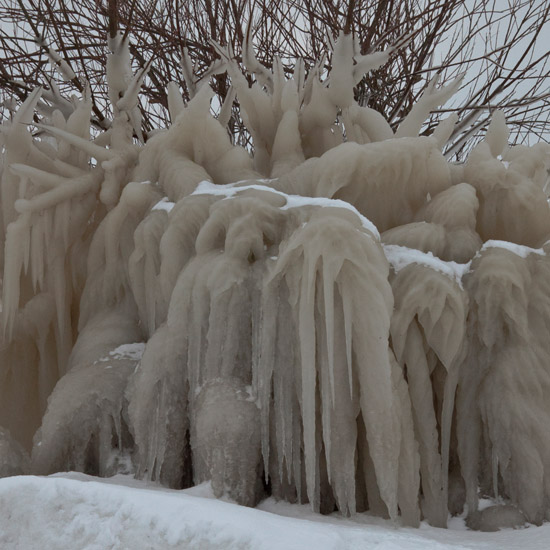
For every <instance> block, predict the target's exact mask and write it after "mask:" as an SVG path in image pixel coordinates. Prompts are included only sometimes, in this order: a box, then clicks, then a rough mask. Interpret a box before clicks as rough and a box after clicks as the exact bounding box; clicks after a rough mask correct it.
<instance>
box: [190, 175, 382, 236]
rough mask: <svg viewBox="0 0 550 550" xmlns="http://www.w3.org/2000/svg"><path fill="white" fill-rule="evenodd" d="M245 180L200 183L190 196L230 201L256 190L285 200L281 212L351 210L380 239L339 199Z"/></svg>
mask: <svg viewBox="0 0 550 550" xmlns="http://www.w3.org/2000/svg"><path fill="white" fill-rule="evenodd" d="M258 181H259V182H260V183H262V182H264V183H269V182H270V181H273V180H258ZM243 183H246V180H244V181H239V182H236V183H228V184H226V185H216V184H214V183H212V182H210V181H201V182H200V183H199V184H198V185H197V188H196V189H195V191H193V193H192V195H221V196H224V197H226V198H227V199H230V198H232V197H234V196H235V195H236V194H237V193H239V192H241V191H245V190H247V189H256V190H258V191H268V192H270V193H274V194H275V195H280V196H281V197H284V198H285V199H286V204H285V205H284V206H283V207H281V210H289V209H291V208H301V207H302V206H320V207H323V208H345V209H346V210H351V211H352V212H353V213H354V214H355V215H356V216H357V217H358V218H359V219H360V220H361V225H362V226H363V227H364V228H365V229H367V230H368V231H370V232H371V233H372V234H373V235H374V236H375V237H376V238H377V239H380V233H379V231H378V229H377V227H376V226H375V225H374V224H373V223H372V222H371V221H370V220H369V219H368V218H366V217H365V216H363V215H362V214H361V213H359V211H358V210H357V208H355V206H353V205H352V204H350V203H349V202H346V201H343V200H340V199H328V198H325V197H302V196H300V195H288V194H286V193H283V192H282V191H277V190H275V189H273V188H271V187H268V186H266V185H258V184H251V185H243Z"/></svg>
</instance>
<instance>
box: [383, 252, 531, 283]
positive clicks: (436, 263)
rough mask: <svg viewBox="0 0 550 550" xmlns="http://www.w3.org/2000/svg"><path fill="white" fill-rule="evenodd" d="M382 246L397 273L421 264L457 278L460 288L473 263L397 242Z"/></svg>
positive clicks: (454, 278) (451, 277)
mask: <svg viewBox="0 0 550 550" xmlns="http://www.w3.org/2000/svg"><path fill="white" fill-rule="evenodd" d="M489 242H496V241H488V242H487V243H486V245H488V244H489ZM499 242H501V241H499ZM506 244H512V243H506ZM486 245H484V246H486ZM493 246H496V245H493ZM514 246H516V247H517V248H521V249H523V248H527V247H524V246H520V245H514ZM382 248H383V249H384V255H385V256H386V258H387V259H388V262H389V263H390V265H391V266H392V267H393V269H394V271H395V272H396V273H399V271H401V270H402V269H403V268H405V267H407V266H408V265H410V264H421V265H425V266H427V267H429V268H431V269H433V270H435V271H438V272H439V273H443V275H446V276H447V277H449V278H450V279H453V280H455V281H456V282H457V283H458V284H459V286H460V288H462V277H463V276H464V275H465V274H466V273H468V271H469V269H470V265H471V262H467V263H464V264H459V263H457V262H444V261H443V260H440V259H439V258H437V257H436V256H434V255H433V254H432V253H431V252H422V251H421V250H415V249H414V248H408V247H406V246H399V245H397V244H383V245H382ZM530 250H532V249H530ZM524 257H525V256H524Z"/></svg>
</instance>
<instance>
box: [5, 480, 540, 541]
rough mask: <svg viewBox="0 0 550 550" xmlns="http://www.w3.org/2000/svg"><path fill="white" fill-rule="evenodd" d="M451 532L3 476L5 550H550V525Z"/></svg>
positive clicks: (282, 506)
mask: <svg viewBox="0 0 550 550" xmlns="http://www.w3.org/2000/svg"><path fill="white" fill-rule="evenodd" d="M449 527H450V528H449V529H447V530H444V529H436V528H433V527H430V526H428V525H427V524H426V523H423V524H422V525H421V527H420V529H411V528H399V529H397V528H396V527H395V526H394V525H392V524H391V523H390V522H389V521H386V520H381V519H379V518H374V517H372V516H368V515H361V516H356V517H355V518H354V519H345V518H342V517H340V516H338V515H331V516H319V515H318V514H314V513H312V512H311V510H310V508H309V507H308V506H304V505H296V504H288V503H285V502H276V501H275V500H273V499H271V498H270V499H268V500H266V501H264V502H262V503H261V504H260V505H259V507H258V508H257V509H250V508H244V507H242V506H238V505H236V504H233V503H232V502H230V501H227V500H224V499H222V500H217V499H214V498H213V495H212V490H211V488H210V487H209V484H208V483H205V484H202V485H200V486H197V487H193V488H192V489H188V490H185V491H173V490H169V489H163V488H160V487H158V486H156V485H152V484H147V483H145V482H140V481H137V480H134V479H133V478H132V477H129V476H120V475H119V476H116V477H114V478H107V479H100V478H93V477H91V476H86V475H83V474H75V473H67V474H59V475H56V476H51V477H46V478H41V477H31V476H28V477H12V478H9V479H2V480H0V547H2V548H6V549H7V548H10V549H11V548H13V549H14V550H15V549H17V550H30V549H33V548H48V550H84V549H86V550H106V549H110V550H122V549H124V548H132V550H157V549H158V550H164V549H170V548H183V547H184V548H188V549H189V550H192V549H199V548H201V549H204V550H210V549H220V550H222V549H224V550H238V549H250V550H252V549H254V550H280V549H281V548H284V549H285V550H304V549H306V548H315V549H316V550H356V549H359V548H380V549H382V548H383V549H384V550H424V549H430V550H432V549H433V550H466V549H468V550H524V549H527V548H528V549H529V550H547V548H548V540H549V538H550V525H549V524H545V525H543V526H541V527H534V526H530V527H528V528H526V529H520V530H514V529H506V530H503V531H500V532H498V533H479V532H473V531H468V530H466V528H465V526H464V520H463V519H460V518H455V519H454V520H453V521H452V522H451V523H450V526H449Z"/></svg>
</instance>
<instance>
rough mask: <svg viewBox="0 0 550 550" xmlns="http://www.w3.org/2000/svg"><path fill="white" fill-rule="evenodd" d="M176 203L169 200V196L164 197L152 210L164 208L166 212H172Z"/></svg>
mask: <svg viewBox="0 0 550 550" xmlns="http://www.w3.org/2000/svg"><path fill="white" fill-rule="evenodd" d="M175 204H176V203H174V202H171V201H169V200H168V197H163V198H162V199H160V201H158V202H157V204H155V206H153V208H151V210H164V211H165V212H170V211H171V210H172V208H174V206H175Z"/></svg>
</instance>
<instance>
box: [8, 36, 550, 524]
mask: <svg viewBox="0 0 550 550" xmlns="http://www.w3.org/2000/svg"><path fill="white" fill-rule="evenodd" d="M115 42H116V43H113V44H111V48H112V50H113V53H112V54H110V58H109V63H108V64H107V76H108V79H109V84H110V86H111V90H112V94H111V95H112V99H113V104H114V105H113V110H114V118H113V120H112V123H111V127H110V129H109V130H107V131H105V132H104V133H102V134H100V135H98V136H93V137H92V135H91V133H90V115H91V103H90V101H89V99H88V98H87V96H86V95H85V96H84V97H82V98H80V99H76V98H73V112H72V114H70V116H68V117H65V116H64V115H62V114H61V112H60V111H58V110H54V111H53V114H52V115H50V116H47V117H46V116H42V114H41V113H42V112H43V110H44V99H41V90H40V89H37V90H35V91H34V92H33V93H32V94H30V95H29V97H28V99H27V100H26V102H25V103H24V104H23V105H22V106H21V108H20V109H19V111H18V112H17V114H16V115H15V116H14V118H13V120H12V121H11V122H9V123H5V124H4V125H3V126H2V132H1V134H0V139H1V140H2V150H3V160H2V174H1V178H2V179H1V195H0V200H1V212H0V222H1V223H0V238H1V239H2V240H3V242H4V248H3V252H2V255H0V264H1V267H2V270H3V278H2V291H3V294H2V296H3V298H2V342H1V345H0V425H2V426H3V427H4V428H5V429H6V430H8V429H9V430H10V432H11V437H9V436H8V433H7V431H4V430H3V431H1V432H0V435H1V439H0V443H1V445H0V473H1V474H2V475H11V474H15V473H20V472H33V473H40V474H48V473H52V472H57V471H63V470H67V469H73V470H78V471H82V472H85V473H91V474H95V475H100V476H109V475H113V474H115V473H117V472H124V473H127V472H131V473H134V474H135V475H136V476H137V477H139V478H147V479H150V480H155V481H159V482H160V483H162V484H164V485H166V486H168V487H171V488H185V487H189V486H192V485H194V484H198V483H201V482H203V481H207V480H210V481H211V482H212V488H213V491H214V494H215V495H216V496H222V495H223V494H225V493H227V494H228V495H229V496H230V497H231V498H233V499H235V500H236V501H237V502H239V503H241V504H245V505H248V506H254V505H256V504H257V503H258V502H259V501H260V500H261V499H262V498H264V497H265V496H266V495H268V494H271V495H273V496H274V497H275V498H277V499H284V500H288V501H291V502H301V503H303V502H309V503H310V504H311V506H312V508H313V510H315V511H319V512H332V511H334V510H339V511H340V512H341V513H342V514H344V515H349V514H355V513H357V512H363V511H366V510H368V511H369V512H370V513H372V514H375V515H380V516H383V517H389V518H391V519H394V520H395V519H397V518H398V517H401V521H402V522H403V523H404V524H407V525H412V526H417V525H418V524H419V521H420V519H421V518H426V519H427V520H428V521H429V522H430V523H431V524H432V525H435V526H445V525H446V522H447V518H448V513H449V512H451V513H452V514H457V513H460V512H461V511H462V510H463V507H464V505H465V504H466V505H467V511H468V514H469V516H470V518H471V521H472V525H474V524H475V523H476V521H477V524H479V521H478V520H479V517H478V516H479V512H478V499H479V497H480V495H492V496H494V497H497V498H501V499H503V504H504V503H506V506H502V510H503V516H502V517H504V516H505V515H506V513H509V512H510V507H515V509H516V512H517V514H518V515H520V516H521V515H523V516H522V517H525V518H526V519H527V520H528V521H531V522H534V523H540V522H541V521H543V520H544V519H545V518H546V517H547V515H548V513H549V510H548V502H549V499H550V481H549V480H550V471H548V470H549V468H550V432H549V426H550V405H549V403H550V399H549V398H550V347H549V343H548V342H549V339H548V329H549V328H550V288H549V287H548V285H549V284H550V283H549V281H550V262H549V259H548V256H547V251H548V244H547V240H548V239H549V238H550V211H549V207H548V201H547V196H546V193H545V189H546V177H547V163H548V161H549V158H550V155H549V153H550V151H549V149H548V147H546V146H545V145H542V144H540V145H537V146H535V147H533V148H531V149H529V148H525V147H508V145H507V143H506V140H507V136H508V133H507V130H506V127H505V123H504V121H503V117H502V116H501V115H500V114H498V113H497V114H496V115H495V117H494V120H493V123H492V125H491V127H490V128H489V131H488V132H487V136H486V138H485V140H484V141H482V142H481V143H479V144H478V145H477V146H476V148H475V149H474V150H473V151H472V152H471V154H470V156H469V158H468V160H467V162H466V163H463V164H454V163H452V162H450V161H449V160H448V159H446V157H445V155H444V154H443V151H444V145H445V143H446V140H447V139H448V137H449V136H450V134H451V132H452V131H453V124H454V120H452V119H451V120H448V121H444V122H443V123H441V125H440V126H439V127H438V128H437V129H436V131H435V132H434V133H433V135H432V136H429V137H427V136H419V133H420V132H421V129H422V123H423V122H424V120H425V118H426V117H427V116H428V114H429V112H430V111H431V110H433V109H434V108H436V107H437V106H438V105H440V104H442V103H444V102H445V101H446V100H447V99H448V98H449V97H450V95H452V93H454V91H455V90H456V89H457V87H458V86H459V84H460V82H459V81H457V82H454V83H452V84H451V85H450V86H448V87H446V88H442V89H439V90H437V89H435V82H434V85H433V86H430V87H428V89H427V91H426V93H425V94H424V96H423V97H422V98H421V99H420V101H419V102H418V104H417V105H416V106H415V107H414V108H413V109H412V110H411V112H410V113H409V115H408V116H407V117H406V118H405V119H404V120H403V122H402V123H401V125H400V126H399V128H397V130H396V131H395V132H394V130H393V129H392V128H390V126H389V125H388V124H387V123H386V122H385V121H384V120H383V119H382V118H381V116H380V115H379V114H378V113H376V112H374V111H372V110H371V109H368V108H366V107H361V106H359V105H358V104H357V103H355V101H354V100H353V86H354V85H355V83H356V82H357V81H358V80H359V79H360V78H361V76H362V74H358V71H359V72H360V71H363V72H364V71H367V70H371V69H374V68H376V67H377V66H379V65H380V64H381V63H383V62H384V59H385V58H384V56H382V57H381V56H379V55H378V56H372V57H371V56H360V55H357V54H356V53H355V49H354V44H353V41H352V39H351V37H350V36H345V35H342V36H340V37H339V39H338V41H337V43H336V45H335V51H334V53H333V67H334V69H333V71H332V74H330V75H328V76H327V75H324V74H322V71H321V69H320V66H319V67H314V68H312V69H311V70H310V71H309V73H308V74H307V75H306V73H305V70H304V66H303V64H301V63H298V64H297V66H296V69H295V71H294V76H293V77H292V78H290V79H287V78H286V77H285V73H284V71H283V69H282V65H281V63H280V62H279V61H278V60H275V62H274V64H273V68H272V70H268V69H266V68H264V67H263V66H262V65H261V64H259V63H258V62H257V61H255V59H254V58H253V53H252V51H251V49H249V50H247V55H246V56H245V63H248V64H249V66H248V68H249V69H250V72H251V73H252V72H253V73H255V74H256V79H255V80H254V82H253V84H252V85H251V86H249V84H248V81H247V80H246V78H245V77H244V76H243V72H242V67H239V65H238V64H237V63H236V62H235V61H233V59H232V55H231V52H229V51H226V50H224V49H223V48H221V47H220V46H218V45H216V48H217V49H218V51H219V52H220V54H221V55H222V57H223V60H224V61H223V68H222V69H223V70H227V72H228V74H229V75H230V77H231V81H232V87H233V89H232V91H231V92H230V94H228V97H229V100H228V103H226V104H224V105H222V107H221V111H220V113H219V116H218V117H217V118H216V117H215V116H213V114H212V111H211V98H212V93H211V91H210V89H209V87H208V86H207V85H206V84H204V82H202V85H201V82H198V83H197V82H193V81H189V82H188V86H189V89H190V90H191V91H192V95H193V96H194V97H193V99H192V101H190V102H189V103H188V104H187V105H184V104H183V100H182V99H181V97H180V96H178V93H177V86H175V85H174V86H172V87H171V88H170V91H169V98H170V109H171V114H172V119H173V124H172V125H171V126H170V127H169V128H167V129H165V130H162V131H158V132H157V133H156V134H155V135H154V136H151V137H149V139H147V141H146V143H143V142H142V141H143V140H142V137H143V136H142V133H141V129H140V123H139V120H140V119H139V109H138V107H137V105H138V99H137V94H138V91H139V87H140V85H141V81H142V80H143V78H144V76H145V74H144V71H140V72H139V73H138V74H137V75H135V77H132V76H131V71H130V69H129V68H128V66H127V63H129V54H128V51H127V48H128V44H127V43H126V42H124V41H121V40H119V41H115ZM218 69H219V67H218ZM235 97H237V98H238V101H239V104H240V116H241V117H242V119H243V121H244V122H245V124H246V126H247V129H248V131H249V132H250V135H251V138H252V140H253V151H252V154H251V153H250V152H249V151H247V150H245V149H243V148H242V147H239V146H236V145H234V144H232V143H231V141H230V139H229V137H228V134H227V132H226V129H225V128H224V126H225V125H226V124H227V122H228V120H229V114H228V113H230V112H231V111H230V109H231V108H232V102H233V100H234V98H235ZM119 98H120V99H119ZM54 107H55V105H54ZM50 111H51V109H48V112H50ZM36 112H37V113H38V114H39V116H41V117H42V118H41V120H42V123H40V124H38V123H36V122H33V116H34V114H35V113H36ZM29 125H31V129H32V128H34V129H35V130H36V129H38V130H37V131H35V133H34V134H32V133H31V132H30V131H29ZM483 243H485V244H483ZM14 440H15V441H14ZM24 449H26V451H27V452H30V453H31V460H30V465H29V462H28V459H27V458H26V451H25V450H24ZM496 516H497V520H496V524H497V525H498V510H497V512H496ZM476 518H477V520H476ZM503 521H504V520H503Z"/></svg>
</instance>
